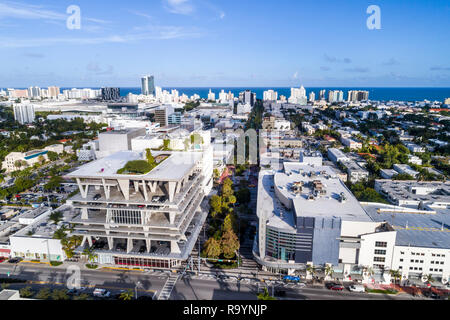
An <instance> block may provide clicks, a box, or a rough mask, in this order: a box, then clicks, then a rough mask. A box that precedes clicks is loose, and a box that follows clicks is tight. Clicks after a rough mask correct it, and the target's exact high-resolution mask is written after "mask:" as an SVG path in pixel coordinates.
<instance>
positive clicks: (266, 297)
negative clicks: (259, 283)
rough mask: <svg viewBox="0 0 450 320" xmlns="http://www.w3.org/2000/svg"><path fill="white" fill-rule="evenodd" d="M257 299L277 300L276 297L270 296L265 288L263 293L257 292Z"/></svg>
mask: <svg viewBox="0 0 450 320" xmlns="http://www.w3.org/2000/svg"><path fill="white" fill-rule="evenodd" d="M258 300H277V298H275V297H272V296H271V295H270V294H269V291H268V290H267V288H264V293H260V294H258Z"/></svg>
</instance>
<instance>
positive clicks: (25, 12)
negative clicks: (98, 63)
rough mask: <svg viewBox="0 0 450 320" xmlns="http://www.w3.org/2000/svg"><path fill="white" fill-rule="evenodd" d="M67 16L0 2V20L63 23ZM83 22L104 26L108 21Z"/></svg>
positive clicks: (40, 8) (90, 19)
mask: <svg viewBox="0 0 450 320" xmlns="http://www.w3.org/2000/svg"><path fill="white" fill-rule="evenodd" d="M67 17H68V15H67V14H66V12H65V11H63V12H58V11H52V10H48V9H45V8H44V7H43V6H40V5H31V4H24V3H18V2H9V1H6V2H2V3H0V19H5V18H14V19H27V20H46V21H65V20H66V19H67ZM83 19H84V20H85V21H89V22H92V23H98V24H105V23H109V22H108V21H105V20H101V19H95V18H89V17H83Z"/></svg>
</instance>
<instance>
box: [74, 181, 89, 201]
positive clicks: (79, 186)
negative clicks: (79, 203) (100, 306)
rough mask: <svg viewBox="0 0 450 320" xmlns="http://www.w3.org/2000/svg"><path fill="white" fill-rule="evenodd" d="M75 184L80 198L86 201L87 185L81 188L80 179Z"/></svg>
mask: <svg viewBox="0 0 450 320" xmlns="http://www.w3.org/2000/svg"><path fill="white" fill-rule="evenodd" d="M77 184H78V188H79V189H80V193H81V196H82V197H83V199H86V197H87V193H88V190H89V185H86V186H85V187H84V188H83V185H82V184H81V180H80V178H77Z"/></svg>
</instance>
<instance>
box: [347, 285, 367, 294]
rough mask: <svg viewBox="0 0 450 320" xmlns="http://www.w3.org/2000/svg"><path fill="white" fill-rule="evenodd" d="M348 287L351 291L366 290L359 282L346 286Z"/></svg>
mask: <svg viewBox="0 0 450 320" xmlns="http://www.w3.org/2000/svg"><path fill="white" fill-rule="evenodd" d="M348 289H349V290H350V291H351V292H366V288H364V286H362V285H360V284H354V285H352V286H350V287H348Z"/></svg>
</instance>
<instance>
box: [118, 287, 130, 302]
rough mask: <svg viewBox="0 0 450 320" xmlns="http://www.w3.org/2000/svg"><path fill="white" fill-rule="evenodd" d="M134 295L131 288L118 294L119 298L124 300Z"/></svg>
mask: <svg viewBox="0 0 450 320" xmlns="http://www.w3.org/2000/svg"><path fill="white" fill-rule="evenodd" d="M133 297H134V293H133V290H131V289H128V290H127V291H124V292H122V293H121V294H120V296H119V299H120V300H124V301H129V300H132V299H133Z"/></svg>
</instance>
